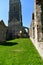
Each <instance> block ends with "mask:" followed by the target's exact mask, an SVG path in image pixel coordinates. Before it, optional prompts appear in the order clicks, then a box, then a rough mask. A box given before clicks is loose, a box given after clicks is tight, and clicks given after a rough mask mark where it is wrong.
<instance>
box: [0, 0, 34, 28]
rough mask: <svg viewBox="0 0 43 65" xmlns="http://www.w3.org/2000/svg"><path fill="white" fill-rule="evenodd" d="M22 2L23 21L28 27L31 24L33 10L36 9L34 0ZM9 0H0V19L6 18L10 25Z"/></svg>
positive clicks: (22, 0)
mask: <svg viewBox="0 0 43 65" xmlns="http://www.w3.org/2000/svg"><path fill="white" fill-rule="evenodd" d="M21 4H22V22H23V25H24V26H26V27H29V26H30V23H31V20H32V12H33V11H34V0H21ZM8 12H9V0H0V20H2V19H3V20H4V22H5V24H6V25H8Z"/></svg>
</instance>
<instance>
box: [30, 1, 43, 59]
mask: <svg viewBox="0 0 43 65" xmlns="http://www.w3.org/2000/svg"><path fill="white" fill-rule="evenodd" d="M29 31H30V38H31V40H32V41H33V44H34V45H35V47H36V48H37V50H38V52H39V54H40V55H41V57H42V58H43V0H34V13H33V14H32V22H31V25H30V29H29Z"/></svg>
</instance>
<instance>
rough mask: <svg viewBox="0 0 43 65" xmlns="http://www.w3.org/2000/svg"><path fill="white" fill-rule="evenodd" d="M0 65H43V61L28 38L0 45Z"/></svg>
mask: <svg viewBox="0 0 43 65" xmlns="http://www.w3.org/2000/svg"><path fill="white" fill-rule="evenodd" d="M0 65H43V60H42V59H41V57H40V55H39V54H38V52H37V50H36V49H35V47H34V45H33V44H32V42H31V40H30V39H28V38H23V39H21V38H20V39H14V40H10V41H7V42H6V43H0Z"/></svg>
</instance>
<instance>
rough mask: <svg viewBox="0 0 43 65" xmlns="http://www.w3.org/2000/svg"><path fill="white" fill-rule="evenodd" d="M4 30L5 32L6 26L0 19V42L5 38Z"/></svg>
mask: <svg viewBox="0 0 43 65" xmlns="http://www.w3.org/2000/svg"><path fill="white" fill-rule="evenodd" d="M6 32H7V27H6V26H5V24H4V22H3V21H0V42H3V41H5V40H6Z"/></svg>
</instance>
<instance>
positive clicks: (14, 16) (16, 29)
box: [0, 0, 29, 42]
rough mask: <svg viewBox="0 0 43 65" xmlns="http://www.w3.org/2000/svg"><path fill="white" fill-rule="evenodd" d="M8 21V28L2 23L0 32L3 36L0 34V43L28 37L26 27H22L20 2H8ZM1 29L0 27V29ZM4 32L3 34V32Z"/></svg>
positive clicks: (15, 0) (17, 0)
mask: <svg viewBox="0 0 43 65" xmlns="http://www.w3.org/2000/svg"><path fill="white" fill-rule="evenodd" d="M8 18H9V20H8V26H6V25H5V24H3V23H4V22H2V21H1V22H0V23H2V27H3V29H2V30H0V32H3V33H4V35H5V36H4V35H3V34H2V35H1V33H0V36H1V37H2V38H1V39H0V42H2V41H6V40H9V39H14V38H18V37H28V32H26V30H25V29H27V30H29V29H28V28H27V27H24V26H23V23H22V8H21V1H20V0H9V17H8ZM0 28H1V27H0ZM4 31H5V32H4Z"/></svg>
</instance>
